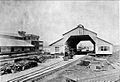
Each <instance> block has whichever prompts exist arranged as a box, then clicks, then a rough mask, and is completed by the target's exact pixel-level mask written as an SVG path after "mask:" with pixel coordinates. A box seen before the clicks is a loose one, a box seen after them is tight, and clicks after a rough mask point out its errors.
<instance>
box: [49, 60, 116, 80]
mask: <svg viewBox="0 0 120 82" xmlns="http://www.w3.org/2000/svg"><path fill="white" fill-rule="evenodd" d="M87 59H90V60H93V59H94V58H87ZM105 68H106V69H107V70H106V71H99V72H97V71H93V70H92V69H90V68H89V67H87V66H80V65H74V66H72V67H70V68H68V69H67V70H65V71H62V72H61V73H59V75H58V76H57V77H56V78H53V79H51V80H49V81H47V82H63V80H64V76H70V77H79V78H81V79H83V78H88V77H89V78H90V77H95V76H100V75H104V74H107V73H110V72H111V70H115V69H114V68H113V67H112V66H111V65H109V64H106V65H105ZM111 75H113V76H114V77H113V76H111V80H112V79H114V78H117V76H116V75H114V74H111ZM109 78H110V77H109V76H103V77H100V79H99V78H94V80H103V79H105V80H108V79H109Z"/></svg>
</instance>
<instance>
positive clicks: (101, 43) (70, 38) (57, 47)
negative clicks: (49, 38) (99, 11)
mask: <svg viewBox="0 0 120 82" xmlns="http://www.w3.org/2000/svg"><path fill="white" fill-rule="evenodd" d="M87 41H89V42H91V44H92V45H89V44H90V43H89V44H87V45H85V43H83V44H82V42H87ZM80 43H81V44H80ZM78 46H79V47H78ZM49 47H50V52H51V53H52V54H55V53H63V54H64V53H65V52H66V49H67V50H69V51H71V50H72V51H74V52H75V53H76V54H86V53H95V54H103V55H104V54H112V48H113V44H111V43H110V42H108V41H105V40H103V39H101V38H99V37H97V33H95V32H93V31H91V30H88V29H86V28H84V26H83V25H81V24H80V25H78V26H77V27H76V28H74V29H72V30H70V31H68V32H66V33H64V34H63V38H61V39H59V40H57V41H56V42H53V43H52V44H50V45H49Z"/></svg>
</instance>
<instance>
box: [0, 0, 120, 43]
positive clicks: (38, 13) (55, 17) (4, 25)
mask: <svg viewBox="0 0 120 82" xmlns="http://www.w3.org/2000/svg"><path fill="white" fill-rule="evenodd" d="M78 24H82V25H84V27H85V28H87V29H90V30H92V31H94V32H96V33H97V34H98V37H100V38H103V39H105V40H107V41H109V42H111V43H113V44H120V41H119V39H120V34H119V32H120V27H119V2H118V1H95V0H94V1H72V0H70V1H39V0H36V1H0V32H1V33H4V32H10V33H12V32H13V33H17V31H18V30H24V31H26V32H27V33H33V34H37V35H39V36H40V39H41V40H44V41H46V42H48V43H52V42H54V41H55V40H57V39H59V38H61V37H62V34H63V33H65V32H67V31H68V30H70V29H72V28H75V27H76V26H77V25H78Z"/></svg>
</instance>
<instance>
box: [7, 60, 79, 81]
mask: <svg viewBox="0 0 120 82" xmlns="http://www.w3.org/2000/svg"><path fill="white" fill-rule="evenodd" d="M78 59H79V58H76V59H75V60H70V61H63V60H61V61H59V62H56V63H54V64H51V65H50V66H48V67H47V66H46V67H44V68H42V69H39V70H36V71H33V72H31V73H29V74H26V75H22V76H19V77H16V78H13V79H10V80H8V81H7V82H34V81H39V80H41V79H43V78H44V77H46V76H49V75H51V74H53V73H55V72H56V71H59V70H61V69H64V68H66V67H68V66H70V65H71V64H73V63H75V62H76V61H78Z"/></svg>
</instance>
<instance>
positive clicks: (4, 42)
mask: <svg viewBox="0 0 120 82" xmlns="http://www.w3.org/2000/svg"><path fill="white" fill-rule="evenodd" d="M0 46H23V47H24V46H33V45H31V44H30V43H28V42H26V41H24V40H17V39H9V38H3V37H2V38H1V37H0Z"/></svg>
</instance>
